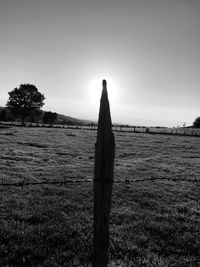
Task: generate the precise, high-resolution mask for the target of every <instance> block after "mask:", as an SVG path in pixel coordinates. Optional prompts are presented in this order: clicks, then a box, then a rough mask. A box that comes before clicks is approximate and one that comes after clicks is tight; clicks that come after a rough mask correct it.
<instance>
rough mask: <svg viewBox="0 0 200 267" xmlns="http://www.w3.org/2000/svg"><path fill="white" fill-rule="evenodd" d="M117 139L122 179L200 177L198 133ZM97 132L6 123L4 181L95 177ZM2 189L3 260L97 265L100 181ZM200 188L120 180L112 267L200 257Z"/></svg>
mask: <svg viewBox="0 0 200 267" xmlns="http://www.w3.org/2000/svg"><path fill="white" fill-rule="evenodd" d="M115 138H116V159H115V180H121V179H123V180H124V179H126V178H127V179H129V180H130V181H131V180H134V179H144V178H154V177H155V178H162V177H164V178H167V177H168V178H176V179H177V178H182V179H184V180H188V179H194V178H195V179H199V176H200V139H199V138H195V137H184V136H164V135H148V134H136V133H135V134H134V133H131V134H130V133H129V134H128V133H115ZM95 139H96V132H95V131H86V130H85V131H84V130H69V129H68V130H67V129H53V128H48V129H44V128H20V127H16V128H15V127H13V128H2V129H0V149H1V154H0V170H1V172H0V182H1V183H2V182H8V183H10V182H17V181H22V180H25V182H29V181H33V182H34V181H56V180H59V181H61V180H64V179H75V180H76V179H85V178H92V177H93V165H94V143H95ZM0 190H1V193H0V266H9V267H10V266H30V267H31V266H34V267H35V266H42V267H44V266H46V267H47V266H48V267H58V266H85V267H86V266H91V264H90V262H91V251H92V220H93V218H92V217H93V216H92V212H93V211H92V209H93V187H92V183H81V184H67V185H62V186H52V185H43V186H41V185H40V186H27V187H24V188H23V189H22V188H21V187H6V188H4V187H0ZM199 196H200V183H194V182H185V181H177V182H174V181H167V180H163V181H153V182H152V181H151V182H137V183H129V184H126V183H116V184H114V185H113V198H112V211H111V218H110V250H109V262H110V264H109V266H110V267H111V266H112V267H117V266H121V267H125V266H146V267H151V266H158V267H164V266H165V267H167V266H200V263H197V262H196V263H195V259H200V202H199ZM188 261H194V262H193V263H191V264H190V263H189V262H188ZM182 262H185V265H181V263H182Z"/></svg>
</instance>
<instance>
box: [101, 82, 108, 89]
mask: <svg viewBox="0 0 200 267" xmlns="http://www.w3.org/2000/svg"><path fill="white" fill-rule="evenodd" d="M102 85H103V88H107V82H106V80H103V81H102Z"/></svg>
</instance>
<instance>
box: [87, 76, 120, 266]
mask: <svg viewBox="0 0 200 267" xmlns="http://www.w3.org/2000/svg"><path fill="white" fill-rule="evenodd" d="M114 157H115V139H114V134H113V132H112V122H111V115H110V106H109V101H108V95H107V84H106V80H103V90H102V95H101V101H100V110H99V119H98V129H97V141H96V144H95V165H94V183H93V187H94V211H93V212H94V219H93V220H94V221H93V223H94V224H93V260H92V266H93V267H106V266H107V264H108V246H109V215H110V209H111V197H112V183H113V174H114Z"/></svg>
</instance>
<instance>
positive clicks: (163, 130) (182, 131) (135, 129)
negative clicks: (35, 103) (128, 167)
mask: <svg viewBox="0 0 200 267" xmlns="http://www.w3.org/2000/svg"><path fill="white" fill-rule="evenodd" d="M0 125H1V126H19V127H21V124H20V123H18V122H0ZM26 127H39V128H58V129H72V130H91V131H97V125H96V124H90V125H67V124H43V123H31V122H27V123H26ZM112 130H113V131H114V132H123V133H148V134H162V135H179V136H194V137H200V129H196V128H187V127H180V128H179V127H177V128H167V127H143V126H124V125H113V126H112Z"/></svg>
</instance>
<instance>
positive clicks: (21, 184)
mask: <svg viewBox="0 0 200 267" xmlns="http://www.w3.org/2000/svg"><path fill="white" fill-rule="evenodd" d="M154 181H172V182H188V183H195V184H197V183H200V179H184V178H169V177H158V178H156V177H152V178H145V179H134V180H129V179H127V178H126V179H121V180H115V181H112V183H114V184H121V183H124V184H132V183H140V182H154ZM91 182H98V181H97V180H94V179H91V178H90V179H77V180H74V179H64V180H62V181H61V180H60V181H40V182H26V180H25V179H23V180H22V181H19V182H15V183H4V182H3V183H0V186H2V187H12V186H13V187H25V186H31V185H33V186H34V185H59V186H62V185H66V184H80V183H91Z"/></svg>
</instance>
